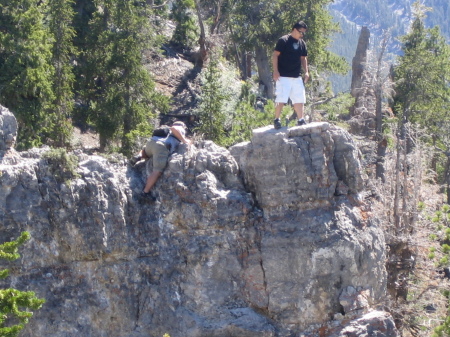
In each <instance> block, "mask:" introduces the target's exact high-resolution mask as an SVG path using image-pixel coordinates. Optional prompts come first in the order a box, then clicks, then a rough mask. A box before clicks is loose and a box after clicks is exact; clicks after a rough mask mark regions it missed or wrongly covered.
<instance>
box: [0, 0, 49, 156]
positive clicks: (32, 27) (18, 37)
mask: <svg viewBox="0 0 450 337" xmlns="http://www.w3.org/2000/svg"><path fill="white" fill-rule="evenodd" d="M42 7H43V6H39V5H38V2H36V1H32V0H0V22H1V25H2V27H1V30H0V101H1V103H2V104H3V105H4V106H6V107H7V108H9V109H10V110H11V111H12V112H14V114H15V116H16V118H17V121H18V123H19V134H18V148H28V147H31V146H37V145H40V144H42V142H44V141H45V139H46V138H47V137H48V136H49V134H50V132H51V130H52V125H51V123H50V120H49V118H48V113H49V110H50V108H51V104H52V102H53V100H54V94H53V89H52V80H53V74H54V69H53V66H52V65H51V57H52V53H51V47H52V44H51V42H52V39H51V35H50V34H49V32H48V29H46V27H45V26H44V24H43V14H42V10H43V8H42Z"/></svg>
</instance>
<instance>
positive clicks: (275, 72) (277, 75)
mask: <svg viewBox="0 0 450 337" xmlns="http://www.w3.org/2000/svg"><path fill="white" fill-rule="evenodd" d="M279 78H280V72H279V71H278V70H275V71H274V72H273V80H274V81H275V82H276V81H278V79H279Z"/></svg>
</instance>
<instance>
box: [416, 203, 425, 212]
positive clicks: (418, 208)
mask: <svg viewBox="0 0 450 337" xmlns="http://www.w3.org/2000/svg"><path fill="white" fill-rule="evenodd" d="M425 208H426V205H425V203H424V202H423V201H419V203H418V204H417V210H418V211H419V212H422V211H424V210H425Z"/></svg>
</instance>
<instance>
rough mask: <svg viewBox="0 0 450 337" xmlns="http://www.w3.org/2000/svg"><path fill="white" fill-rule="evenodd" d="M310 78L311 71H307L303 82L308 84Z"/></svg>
mask: <svg viewBox="0 0 450 337" xmlns="http://www.w3.org/2000/svg"><path fill="white" fill-rule="evenodd" d="M308 80H309V73H305V75H303V82H305V84H306V83H307V82H308Z"/></svg>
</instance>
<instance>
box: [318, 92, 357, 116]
mask: <svg viewBox="0 0 450 337" xmlns="http://www.w3.org/2000/svg"><path fill="white" fill-rule="evenodd" d="M354 104H355V98H354V97H353V96H352V95H351V94H350V93H341V94H339V95H338V96H336V97H335V98H333V99H332V100H330V101H328V102H327V103H325V104H320V105H318V109H320V110H324V111H325V112H326V116H327V119H328V120H330V121H336V120H338V118H339V116H346V115H348V114H349V109H350V107H351V106H352V105H354Z"/></svg>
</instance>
